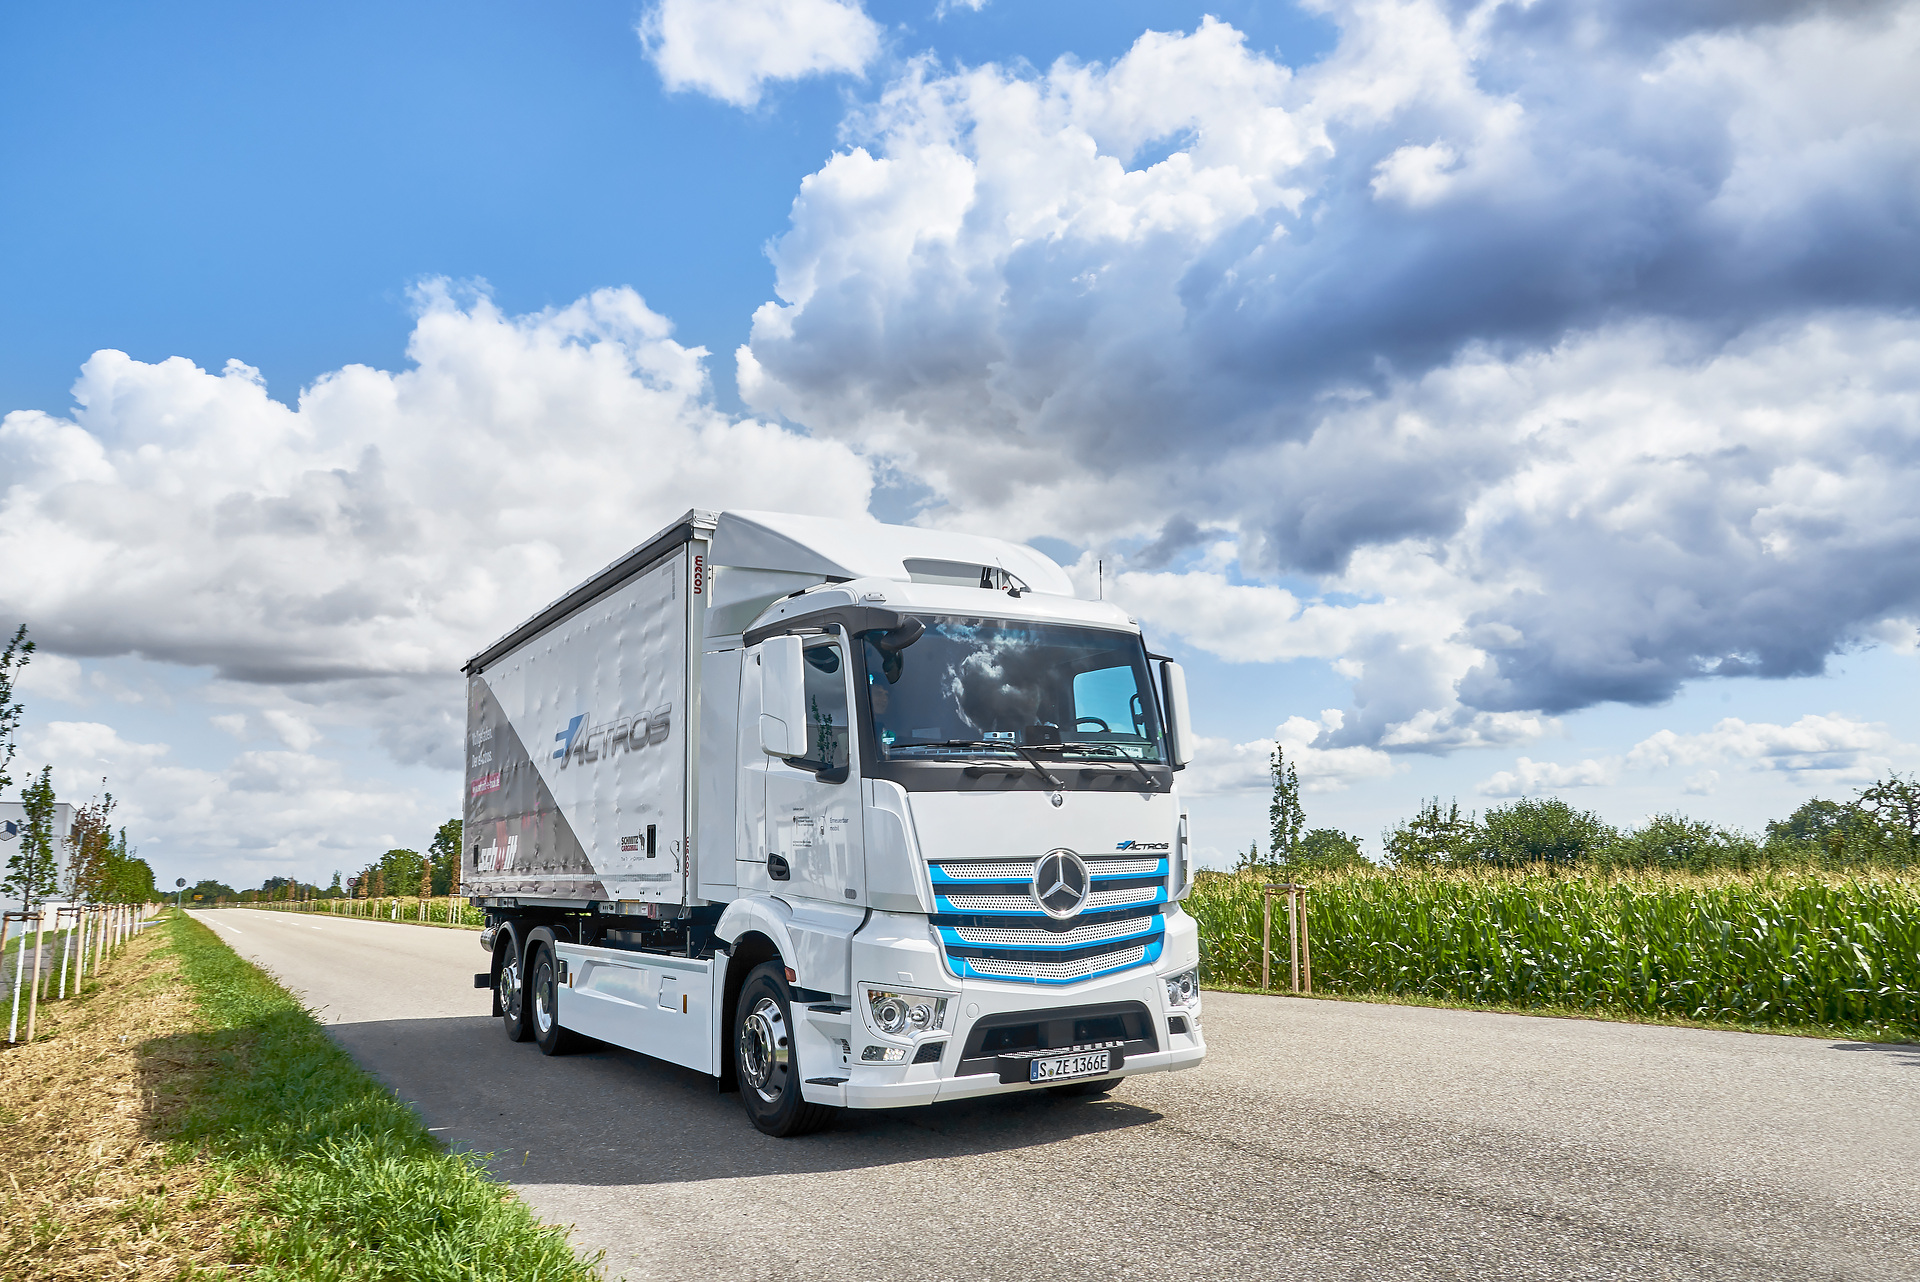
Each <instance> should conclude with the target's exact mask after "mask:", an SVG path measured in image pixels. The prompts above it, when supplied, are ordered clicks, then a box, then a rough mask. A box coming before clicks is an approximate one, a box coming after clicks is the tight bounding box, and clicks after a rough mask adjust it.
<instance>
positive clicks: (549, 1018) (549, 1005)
mask: <svg viewBox="0 0 1920 1282" xmlns="http://www.w3.org/2000/svg"><path fill="white" fill-rule="evenodd" d="M533 1025H534V1027H535V1028H537V1029H539V1030H540V1035H541V1036H542V1037H545V1036H546V1035H547V1034H548V1033H549V1032H551V1031H552V1029H553V959H552V958H551V957H549V956H547V954H546V953H544V952H543V953H541V954H540V964H539V965H538V966H536V967H534V971H533Z"/></svg>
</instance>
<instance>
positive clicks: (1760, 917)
mask: <svg viewBox="0 0 1920 1282" xmlns="http://www.w3.org/2000/svg"><path fill="white" fill-rule="evenodd" d="M1261 884H1262V881H1261V880H1260V879H1258V878H1255V877H1250V876H1245V875H1239V876H1220V875H1215V876H1210V877H1203V878H1202V879H1201V880H1200V881H1199V882H1198V883H1197V884H1196V886H1195V888H1194V892H1193V895H1192V896H1191V897H1190V898H1189V899H1188V901H1187V910H1188V911H1189V912H1190V913H1192V914H1193V916H1194V917H1195V918H1196V919H1197V920H1198V922H1199V924H1200V936H1201V956H1202V967H1203V972H1204V974H1205V976H1206V977H1207V979H1208V981H1209V982H1213V983H1222V984H1233V985H1241V986H1247V987H1251V986H1254V985H1257V984H1258V983H1259V982H1260V980H1259V977H1260V928H1261V896H1260V886H1261ZM1307 911H1308V923H1309V925H1310V928H1311V932H1312V941H1313V978H1314V985H1315V987H1316V988H1318V989H1321V990H1324V991H1330V992H1336V993H1353V994H1378V995H1388V996H1392V995H1406V996H1416V997H1424V998H1433V999H1438V1000H1447V1001H1459V1002H1465V1003H1469V1004H1476V1005H1503V1006H1553V1007H1560V1008H1573V1009H1591V1010H1594V1011H1596V1012H1599V1011H1609V1012H1619V1013H1625V1014H1637V1015H1648V1016H1678V1017H1682V1018H1687V1019H1697V1020H1704V1021H1716V1022H1729V1023H1742V1024H1763V1025H1769V1024H1770V1025H1781V1026H1787V1025H1824V1026H1835V1027H1853V1028H1862V1029H1871V1030H1875V1031H1881V1032H1885V1033H1888V1034H1903V1035H1904V1034H1916V1035H1920V882H1916V881H1914V880H1912V879H1907V878H1899V877H1886V876H1879V877H1874V876H1856V877H1846V878H1821V877H1814V876H1791V875H1788V876H1777V875H1768V876H1763V877H1755V878H1721V879H1717V880H1716V879H1707V878H1680V877H1667V878H1654V877H1641V878H1631V879H1629V878H1619V879H1609V878H1596V877H1588V876H1567V875H1558V876H1555V875H1549V874H1544V873H1531V874H1510V875H1500V874H1495V873H1457V872H1445V873H1443V872H1399V873H1384V872H1370V871H1356V872H1348V873H1336V874H1331V875H1328V876H1325V877H1322V878H1318V879H1316V881H1315V884H1314V887H1313V890H1312V893H1311V894H1310V895H1309V896H1308V910H1307ZM1278 951H1279V952H1280V953H1281V954H1282V955H1284V945H1280V946H1279V948H1278Z"/></svg>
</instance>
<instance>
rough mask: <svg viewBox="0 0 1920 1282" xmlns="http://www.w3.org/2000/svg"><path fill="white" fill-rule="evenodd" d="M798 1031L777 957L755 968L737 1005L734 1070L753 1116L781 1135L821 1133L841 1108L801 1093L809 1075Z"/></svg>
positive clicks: (756, 1123) (769, 1132) (762, 1126)
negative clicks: (805, 1073)
mask: <svg viewBox="0 0 1920 1282" xmlns="http://www.w3.org/2000/svg"><path fill="white" fill-rule="evenodd" d="M793 1032H794V1029H793V993H792V990H790V989H789V988H788V987H787V977H786V972H785V968H784V967H783V966H782V964H781V963H780V962H779V961H778V960H777V959H776V960H774V961H770V962H766V963H764V964H763V965H760V966H756V967H754V969H753V972H752V973H751V974H749V975H748V976H747V982H746V983H745V984H742V985H741V986H740V1004H739V1005H738V1006H737V1007H735V1008H734V1016H733V1058H734V1069H735V1071H736V1073H737V1074H738V1076H739V1079H740V1102H741V1103H742V1104H743V1105H745V1106H746V1110H747V1119H748V1120H749V1121H751V1122H752V1123H753V1125H754V1127H755V1129H757V1130H759V1131H761V1132H763V1133H765V1134H767V1135H771V1136H773V1137H775V1138H776V1139H786V1138H788V1137H790V1136H794V1135H805V1134H807V1133H808V1132H810V1131H817V1130H819V1129H820V1128H821V1127H823V1126H825V1125H826V1124H827V1123H829V1122H831V1121H832V1120H833V1116H834V1114H835V1113H837V1112H839V1110H838V1109H836V1108H832V1107H830V1106H828V1105H826V1104H809V1103H808V1102H807V1101H806V1100H804V1099H802V1098H801V1097H800V1082H801V1079H802V1077H803V1074H802V1073H801V1071H800V1060H799V1056H798V1053H797V1052H798V1050H799V1048H798V1046H797V1045H796V1040H797V1039H796V1038H795V1037H794V1035H793Z"/></svg>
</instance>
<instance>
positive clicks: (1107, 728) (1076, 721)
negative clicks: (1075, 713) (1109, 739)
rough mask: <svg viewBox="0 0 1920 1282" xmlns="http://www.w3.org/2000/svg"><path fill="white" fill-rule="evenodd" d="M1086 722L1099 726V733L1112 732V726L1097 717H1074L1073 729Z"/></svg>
mask: <svg viewBox="0 0 1920 1282" xmlns="http://www.w3.org/2000/svg"><path fill="white" fill-rule="evenodd" d="M1088 722H1092V723H1093V724H1094V725H1096V726H1099V727H1100V733H1101V734H1112V733H1113V727H1112V726H1110V725H1108V724H1107V723H1106V722H1104V721H1102V720H1101V719H1100V718H1098V717H1075V718H1074V719H1073V728H1074V729H1075V730H1078V729H1079V728H1080V727H1081V726H1084V725H1086V724H1087V723H1088Z"/></svg>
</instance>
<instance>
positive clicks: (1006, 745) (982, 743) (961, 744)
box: [900, 739, 1067, 788]
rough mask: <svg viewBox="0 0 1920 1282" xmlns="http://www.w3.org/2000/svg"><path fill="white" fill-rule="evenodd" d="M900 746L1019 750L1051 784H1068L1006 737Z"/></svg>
mask: <svg viewBox="0 0 1920 1282" xmlns="http://www.w3.org/2000/svg"><path fill="white" fill-rule="evenodd" d="M900 747H903V748H990V749H992V750H993V751H995V752H1017V753H1019V754H1020V757H1021V759H1022V760H1024V761H1025V762H1026V763H1027V764H1028V765H1030V766H1032V767H1033V768H1034V769H1035V770H1037V771H1039V772H1040V777H1041V778H1042V779H1045V780H1046V781H1047V782H1048V783H1049V784H1051V785H1052V786H1054V787H1055V788H1064V787H1066V786H1067V785H1066V784H1064V783H1062V782H1061V781H1060V780H1058V779H1056V778H1054V777H1053V772H1052V771H1051V770H1048V769H1047V768H1046V767H1045V766H1044V765H1042V764H1040V758H1038V757H1036V756H1034V755H1033V754H1032V753H1030V752H1028V751H1027V749H1026V748H1025V747H1023V746H1021V745H1020V744H1017V743H1010V742H1008V741H1007V740H1005V739H942V740H940V741H938V742H937V743H926V742H917V743H905V744H901V745H900Z"/></svg>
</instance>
